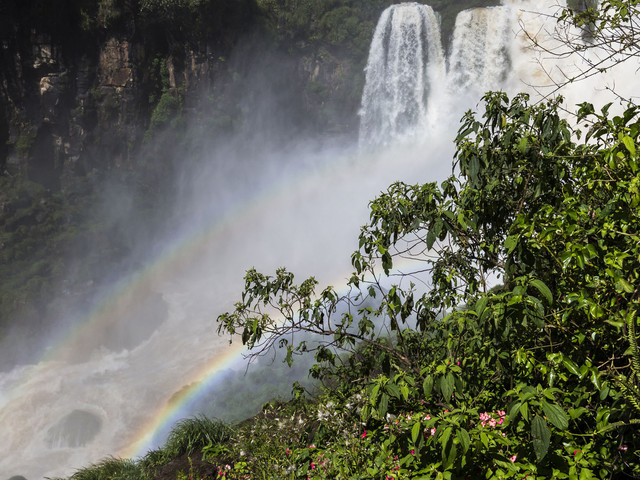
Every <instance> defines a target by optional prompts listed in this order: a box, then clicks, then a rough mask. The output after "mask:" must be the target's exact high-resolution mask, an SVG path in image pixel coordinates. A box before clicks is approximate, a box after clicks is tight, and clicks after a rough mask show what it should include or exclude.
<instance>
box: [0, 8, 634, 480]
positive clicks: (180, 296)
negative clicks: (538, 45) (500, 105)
mask: <svg viewBox="0 0 640 480" xmlns="http://www.w3.org/2000/svg"><path fill="white" fill-rule="evenodd" d="M556 3H557V1H556V0H536V1H532V0H513V1H507V0H505V2H504V4H503V6H502V7H500V8H490V9H482V10H474V11H470V12H462V13H461V14H460V18H459V19H458V22H457V24H456V29H455V31H454V34H453V43H452V50H451V52H452V53H451V59H450V61H449V65H450V70H449V77H448V79H447V78H445V77H444V75H445V71H444V60H443V54H442V47H441V41H440V38H439V35H440V33H439V27H438V23H437V19H436V16H435V15H434V13H433V10H431V8H429V7H427V6H425V5H420V4H416V3H412V4H402V5H395V6H393V7H391V8H390V9H389V10H386V11H385V12H384V13H383V14H382V17H381V19H380V22H379V25H378V27H377V28H376V31H375V35H374V39H373V42H372V45H371V53H370V59H369V62H368V65H367V71H366V82H367V84H366V87H365V90H364V93H363V100H362V112H361V115H362V124H361V143H363V144H365V145H380V144H385V143H386V144H388V147H387V148H377V149H375V150H367V151H366V152H365V153H363V154H362V155H363V158H362V159H360V160H361V161H353V158H351V156H350V154H349V153H347V154H345V153H344V152H342V153H340V152H335V151H334V152H325V153H326V154H324V155H316V156H315V157H314V158H312V159H311V157H310V154H309V153H308V152H305V151H296V152H293V153H292V155H291V157H290V158H288V159H287V158H282V157H280V156H278V157H276V156H272V157H264V158H262V159H260V161H256V162H255V163H254V165H258V167H255V168H251V169H247V170H241V169H240V167H236V165H240V162H239V161H238V162H235V161H234V160H236V159H227V162H226V163H225V165H227V168H230V169H231V171H229V172H224V174H221V173H220V172H219V171H217V170H216V167H215V166H212V167H211V170H207V171H199V172H197V178H198V180H199V181H200V184H199V185H198V186H196V187H194V188H193V189H192V190H194V191H196V192H197V193H195V194H194V196H193V202H190V203H189V208H188V209H185V210H191V211H197V213H192V218H191V220H189V221H187V220H185V222H184V224H181V225H179V226H178V227H176V231H180V230H181V229H182V230H188V229H192V230H193V233H192V234H185V235H184V236H183V238H182V239H180V241H179V245H180V248H176V243H175V242H173V243H172V242H168V244H169V247H168V248H167V251H166V254H163V255H162V256H160V257H159V258H158V260H157V261H156V262H155V263H154V264H153V265H147V266H146V267H145V268H144V269H143V270H141V271H140V272H138V273H137V274H136V275H134V276H132V277H131V278H130V279H129V280H127V281H125V282H124V284H123V285H121V286H120V287H119V288H118V289H115V290H114V291H113V292H110V294H109V295H111V297H112V298H108V297H107V298H105V302H104V304H103V305H102V306H100V308H98V309H96V311H95V312H92V313H91V315H90V316H88V318H87V321H86V322H85V325H84V326H83V331H82V332H69V334H68V335H67V337H66V338H65V339H64V341H61V342H59V345H54V346H53V347H51V349H50V350H49V351H47V352H43V355H42V360H41V361H40V362H38V363H37V364H34V365H24V366H20V367H16V368H15V369H14V370H12V371H10V372H5V373H0V425H2V435H1V436H0V480H7V479H9V478H11V477H12V476H18V475H21V476H24V477H25V478H26V479H27V480H40V479H42V478H44V477H45V476H47V477H55V476H65V475H70V474H72V473H73V472H74V471H75V470H76V469H78V468H81V467H83V466H87V465H88V464H90V463H93V462H97V461H99V460H100V459H102V458H104V457H106V456H108V455H115V456H129V455H132V454H136V453H138V454H140V453H144V451H141V450H140V448H143V447H144V446H145V445H147V443H145V442H142V443H140V442H138V441H139V440H141V435H142V436H144V435H146V434H153V432H154V431H155V430H156V428H157V427H158V426H160V423H158V422H157V420H158V419H159V418H160V417H165V413H163V412H166V411H169V410H170V409H171V408H172V405H173V404H174V403H179V400H176V398H179V394H180V392H181V391H182V390H183V389H185V388H187V385H188V384H190V383H197V382H199V381H201V380H203V379H206V378H207V377H208V376H209V375H210V372H211V371H213V370H215V369H220V368H226V365H228V364H229V362H228V361H227V359H226V358H227V357H228V358H232V357H234V356H235V357H237V350H236V351H235V352H234V351H232V350H229V348H228V346H227V345H226V343H227V342H226V339H219V338H216V337H215V325H214V319H215V317H216V315H217V314H219V313H221V312H222V311H225V310H228V309H229V308H231V307H232V305H230V300H233V299H236V298H238V295H239V294H240V292H241V289H242V278H241V277H242V272H243V271H245V270H246V269H247V268H250V267H251V266H255V267H256V268H257V269H258V270H260V271H264V272H273V270H274V269H275V268H276V267H279V266H281V265H287V266H288V267H289V268H290V270H292V271H294V272H295V273H296V274H297V277H298V278H301V277H302V276H304V275H316V277H317V278H318V280H319V281H320V283H321V284H334V285H340V284H342V283H345V279H346V278H348V277H349V273H348V272H349V271H350V265H349V253H350V252H351V250H352V249H353V248H355V245H354V243H353V242H354V239H355V238H357V234H358V225H360V224H362V223H365V222H366V219H367V213H368V212H367V210H366V202H367V201H368V200H370V199H371V198H373V197H374V195H376V194H377V193H378V192H379V191H380V190H381V189H384V188H385V187H386V186H387V185H388V184H389V183H390V182H392V181H394V180H404V181H408V182H415V181H431V180H437V179H439V178H441V177H442V176H444V175H445V174H448V173H449V172H450V169H451V163H450V161H451V158H452V153H453V151H452V150H453V146H452V139H453V138H454V136H455V132H456V131H457V128H458V123H457V121H458V119H459V118H460V115H459V113H460V111H461V109H467V108H475V107H476V104H477V102H478V101H479V97H473V95H470V97H469V98H471V99H472V100H471V101H472V103H469V98H467V99H466V100H465V99H461V97H464V95H461V93H464V91H465V90H469V92H470V93H473V92H472V90H480V89H485V88H486V89H506V90H508V91H509V92H510V93H514V92H516V91H520V90H523V89H528V90H529V91H534V92H535V90H532V88H531V85H533V84H542V83H544V82H546V83H547V85H549V84H551V85H553V82H552V81H550V80H549V79H548V78H546V77H545V76H544V74H545V73H546V72H547V71H548V72H550V71H551V70H552V68H555V67H556V66H559V67H560V70H562V71H566V69H567V67H568V66H570V65H574V64H573V60H570V59H559V60H558V59H549V58H546V57H542V58H541V57H540V55H539V54H537V53H536V52H535V50H533V49H531V48H530V43H528V42H527V40H528V39H527V36H526V35H524V34H523V33H522V31H521V30H520V26H521V25H522V26H523V27H524V28H525V29H526V30H527V31H529V32H534V33H535V34H536V35H537V36H538V38H539V37H540V34H541V33H542V32H547V31H551V30H552V28H553V18H551V17H550V16H549V15H553V14H554V13H555V12H556V11H557V7H554V5H555V4H556ZM525 10H526V11H525ZM536 10H538V11H544V12H546V15H536V14H534V13H531V12H533V11H536ZM500 41H501V42H503V44H502V45H501V44H500ZM505 52H508V54H506V53H505ZM454 57H455V58H454ZM542 67H544V68H542ZM620 68H621V69H622V71H620V70H619V71H618V72H617V73H616V72H614V75H615V76H616V78H617V82H616V86H617V87H619V88H625V87H629V88H628V89H627V90H623V91H622V92H621V93H622V94H624V95H627V96H630V95H637V92H636V91H634V90H633V89H635V88H636V85H637V77H636V69H637V68H638V65H637V64H633V65H631V64H628V65H622V66H621V67H620ZM604 80H605V81H606V77H605V79H604ZM592 81H595V80H592ZM624 83H626V85H624ZM446 86H448V88H444V87H446ZM476 86H479V87H480V88H476ZM593 86H594V85H593V84H589V83H580V84H576V87H575V88H574V87H572V88H571V89H569V90H564V91H563V92H562V93H563V94H566V95H568V96H569V97H570V98H574V97H575V98H576V99H582V100H594V99H595V96H596V95H600V93H598V92H595V90H593V89H592V87H593ZM576 92H577V93H576ZM629 92H631V93H629ZM567 103H568V105H571V103H570V102H567ZM443 111H446V112H451V113H450V114H449V115H450V116H449V117H447V119H446V121H443V120H442V118H441V117H442V112H443ZM436 114H440V115H441V117H440V120H439V121H437V122H434V121H433V119H434V115H436ZM430 115H431V117H430ZM407 134H411V135H414V144H413V145H409V144H407V143H404V144H395V143H394V140H397V139H402V138H403V137H405V136H407ZM425 152H428V153H426V154H425ZM225 154H226V155H227V157H228V156H229V152H225ZM293 158H295V159H300V158H307V159H309V162H308V163H309V165H312V168H307V169H306V170H305V169H304V168H297V169H294V170H292V171H291V170H288V167H289V166H290V164H289V163H287V162H292V160H291V159H293ZM273 165H277V167H278V168H270V167H271V166H273ZM234 168H238V170H233V169H234ZM274 171H276V172H277V178H270V179H269V180H265V181H264V182H263V183H267V184H269V188H266V187H265V188H263V193H262V194H260V195H256V193H255V185H254V183H255V182H254V183H251V185H250V186H247V185H246V184H245V183H243V182H242V181H241V180H240V179H241V178H242V177H243V176H245V177H246V176H249V175H252V176H253V177H255V178H262V177H268V176H269V175H270V174H273V172H274ZM270 182H271V183H270ZM258 183H259V182H258ZM263 187H264V185H263ZM212 192H213V193H212ZM213 194H215V195H217V197H216V200H215V201H213V200H212V195H213ZM230 199H233V200H235V202H234V201H231V200H230ZM220 205H223V206H224V208H220V207H219V206H220ZM209 209H211V211H209ZM216 209H217V210H216ZM211 219H213V220H211ZM340 261H342V263H340ZM154 295H155V296H158V295H160V296H161V297H162V299H163V301H164V302H165V303H166V306H167V312H166V319H164V320H163V321H162V322H161V323H160V325H159V326H158V328H157V330H156V331H155V332H154V333H153V334H152V335H151V336H150V337H149V338H147V339H146V340H144V341H143V342H141V343H139V344H138V345H135V346H133V347H129V348H125V349H122V350H114V349H109V348H106V347H104V346H101V343H100V342H99V339H96V338H94V337H95V336H96V335H98V334H97V332H103V331H106V330H108V328H109V326H110V324H111V323H112V322H113V321H114V317H115V316H116V315H121V314H123V312H124V313H127V312H131V311H132V310H135V307H136V306H138V305H140V304H143V303H144V302H145V301H149V299H150V298H151V301H153V299H154V298H156V297H154ZM125 298H126V302H124V301H123V299H125ZM79 349H82V350H83V352H87V353H86V354H85V355H82V356H81V358H75V357H74V356H73V355H71V354H69V352H73V351H77V350H79ZM216 357H217V358H216ZM212 360H214V362H213V363H212ZM212 369H213V370H212ZM187 414H188V413H187ZM166 418H167V419H168V417H166ZM162 426H165V425H164V424H163V425H162ZM142 440H144V438H142Z"/></svg>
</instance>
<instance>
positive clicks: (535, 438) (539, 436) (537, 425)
mask: <svg viewBox="0 0 640 480" xmlns="http://www.w3.org/2000/svg"><path fill="white" fill-rule="evenodd" d="M531 439H532V442H533V451H534V452H535V454H536V458H537V459H538V462H539V461H541V460H542V459H543V458H544V457H545V455H546V454H547V450H549V441H550V439H551V432H550V431H549V427H548V426H547V422H546V421H545V419H544V418H542V417H541V416H539V415H536V416H535V417H534V418H533V421H532V422H531Z"/></svg>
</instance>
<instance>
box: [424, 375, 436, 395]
mask: <svg viewBox="0 0 640 480" xmlns="http://www.w3.org/2000/svg"><path fill="white" fill-rule="evenodd" d="M422 390H423V391H424V397H425V398H429V397H430V396H431V392H432V391H433V375H427V376H426V378H425V379H424V382H422Z"/></svg>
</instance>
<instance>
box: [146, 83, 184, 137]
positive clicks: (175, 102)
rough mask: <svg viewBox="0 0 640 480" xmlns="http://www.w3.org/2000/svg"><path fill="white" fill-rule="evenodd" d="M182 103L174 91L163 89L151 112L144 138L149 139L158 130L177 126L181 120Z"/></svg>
mask: <svg viewBox="0 0 640 480" xmlns="http://www.w3.org/2000/svg"><path fill="white" fill-rule="evenodd" d="M181 112H182V104H181V101H180V98H179V97H178V96H177V94H176V93H175V92H170V91H165V92H164V93H163V94H162V96H161V97H160V100H158V103H157V104H156V106H155V108H154V109H153V113H152V114H151V119H150V121H149V128H148V130H147V132H146V133H145V139H147V140H150V139H151V138H153V135H154V134H155V133H157V132H158V130H160V129H162V128H166V127H173V128H175V127H177V126H179V125H180V121H181Z"/></svg>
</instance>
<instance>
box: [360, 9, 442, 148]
mask: <svg viewBox="0 0 640 480" xmlns="http://www.w3.org/2000/svg"><path fill="white" fill-rule="evenodd" d="M444 71H445V67H444V54H443V51H442V43H441V40H440V25H439V23H438V19H437V18H436V15H435V13H434V11H433V9H432V8H431V7H429V6H428V5H421V4H418V3H402V4H398V5H392V6H391V7H389V8H388V9H386V10H385V11H384V12H383V13H382V15H381V17H380V20H379V21H378V25H377V27H376V30H375V33H374V36H373V40H372V42H371V48H370V51H369V59H368V61H367V67H366V82H365V89H364V92H363V95H362V109H361V111H360V117H361V121H360V142H361V144H366V145H376V144H378V145H379V144H386V143H388V142H389V141H390V140H394V139H397V138H398V137H400V136H404V135H411V134H413V133H414V132H415V131H418V130H420V129H421V127H422V126H423V125H424V123H425V121H426V119H427V113H428V112H427V110H428V98H429V91H430V88H431V87H432V86H433V85H438V84H441V80H442V78H444Z"/></svg>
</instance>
